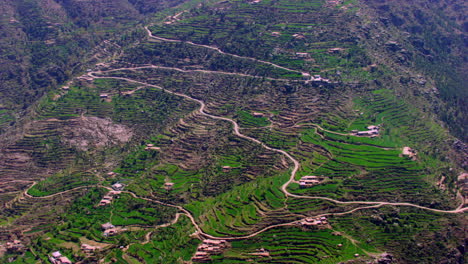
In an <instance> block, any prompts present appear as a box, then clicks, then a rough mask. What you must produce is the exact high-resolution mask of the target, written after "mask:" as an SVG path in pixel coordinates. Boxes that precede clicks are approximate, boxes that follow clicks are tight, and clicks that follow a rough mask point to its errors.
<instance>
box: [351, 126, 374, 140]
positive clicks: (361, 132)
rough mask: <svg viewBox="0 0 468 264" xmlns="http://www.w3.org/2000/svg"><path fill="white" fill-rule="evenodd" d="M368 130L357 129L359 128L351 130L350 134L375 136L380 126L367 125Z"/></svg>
mask: <svg viewBox="0 0 468 264" xmlns="http://www.w3.org/2000/svg"><path fill="white" fill-rule="evenodd" d="M367 129H368V130H364V131H359V130H352V131H351V134H352V135H354V136H360V137H376V136H378V135H379V133H380V126H374V125H372V126H368V127H367Z"/></svg>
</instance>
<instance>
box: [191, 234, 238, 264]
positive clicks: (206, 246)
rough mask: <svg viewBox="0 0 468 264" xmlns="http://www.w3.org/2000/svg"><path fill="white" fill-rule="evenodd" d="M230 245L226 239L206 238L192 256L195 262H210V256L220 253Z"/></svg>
mask: <svg viewBox="0 0 468 264" xmlns="http://www.w3.org/2000/svg"><path fill="white" fill-rule="evenodd" d="M228 246H229V244H228V242H227V241H226V240H214V239H205V240H203V243H202V244H201V245H199V246H198V248H197V252H195V255H194V256H193V257H192V261H193V262H208V261H210V260H211V259H210V256H212V255H219V254H221V253H222V252H223V250H224V249H226V248H227V247H228Z"/></svg>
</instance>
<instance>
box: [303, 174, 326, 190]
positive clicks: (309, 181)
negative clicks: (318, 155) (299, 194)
mask: <svg viewBox="0 0 468 264" xmlns="http://www.w3.org/2000/svg"><path fill="white" fill-rule="evenodd" d="M321 181H322V179H321V178H319V177H317V176H303V177H302V178H301V179H300V180H299V186H300V187H301V188H307V187H312V186H314V185H317V184H319V183H320V182H321Z"/></svg>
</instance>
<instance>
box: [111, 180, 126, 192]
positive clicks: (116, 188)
mask: <svg viewBox="0 0 468 264" xmlns="http://www.w3.org/2000/svg"><path fill="white" fill-rule="evenodd" d="M124 187H125V185H123V184H122V183H119V182H117V183H114V184H112V189H113V190H114V191H122V190H123V188H124Z"/></svg>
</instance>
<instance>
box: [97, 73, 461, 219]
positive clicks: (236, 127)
mask: <svg viewBox="0 0 468 264" xmlns="http://www.w3.org/2000/svg"><path fill="white" fill-rule="evenodd" d="M124 69H128V68H124ZM117 70H119V69H115V71H117ZM98 73H102V72H91V73H88V76H90V77H92V78H96V79H109V78H110V79H118V80H124V81H128V82H132V83H138V84H141V85H146V86H149V87H153V88H157V89H160V90H164V89H163V88H162V87H161V86H158V85H154V84H149V83H145V82H141V81H136V80H132V79H129V78H124V77H105V76H95V75H94V74H98ZM165 92H167V93H170V94H173V95H177V96H180V97H183V98H186V99H188V100H191V101H194V102H196V103H198V104H199V105H200V108H199V109H198V112H199V113H200V114H201V115H204V116H207V117H210V118H212V119H216V120H222V121H227V122H230V123H231V124H232V125H233V131H234V134H235V135H237V136H238V137H241V138H244V139H247V140H249V141H252V142H255V143H257V144H259V145H261V146H262V147H264V148H265V149H268V150H271V151H274V152H277V153H281V154H283V155H284V156H286V157H287V158H288V159H289V160H290V161H291V162H292V163H293V164H294V167H293V169H292V172H291V176H290V178H289V180H288V181H287V182H286V183H284V184H283V185H282V186H281V191H282V192H283V193H284V194H285V195H286V196H289V197H295V198H302V199H319V200H326V201H330V202H334V203H337V204H365V205H380V206H383V205H393V206H410V207H416V208H419V209H425V210H429V211H433V212H439V213H462V212H465V211H468V207H465V208H457V209H454V210H440V209H433V208H429V207H425V206H420V205H416V204H412V203H392V202H371V201H339V200H335V199H332V198H328V197H322V196H305V195H297V194H293V193H290V192H289V191H288V190H287V187H288V186H289V184H291V182H293V181H294V179H295V176H296V173H297V171H298V170H299V168H300V163H299V161H297V160H296V159H295V158H294V157H293V156H291V155H290V154H289V153H287V152H286V151H284V150H281V149H276V148H272V147H269V146H267V145H266V144H265V143H263V142H261V141H260V140H258V139H256V138H253V137H249V136H247V135H244V134H242V133H241V132H240V127H239V124H237V122H236V121H234V120H233V119H230V118H227V117H221V116H215V115H212V114H209V113H207V112H205V109H206V104H205V102H203V101H202V100H199V99H196V98H193V97H190V96H188V95H186V94H182V93H178V92H173V91H169V90H165ZM180 208H182V207H180ZM184 210H185V209H184Z"/></svg>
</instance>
